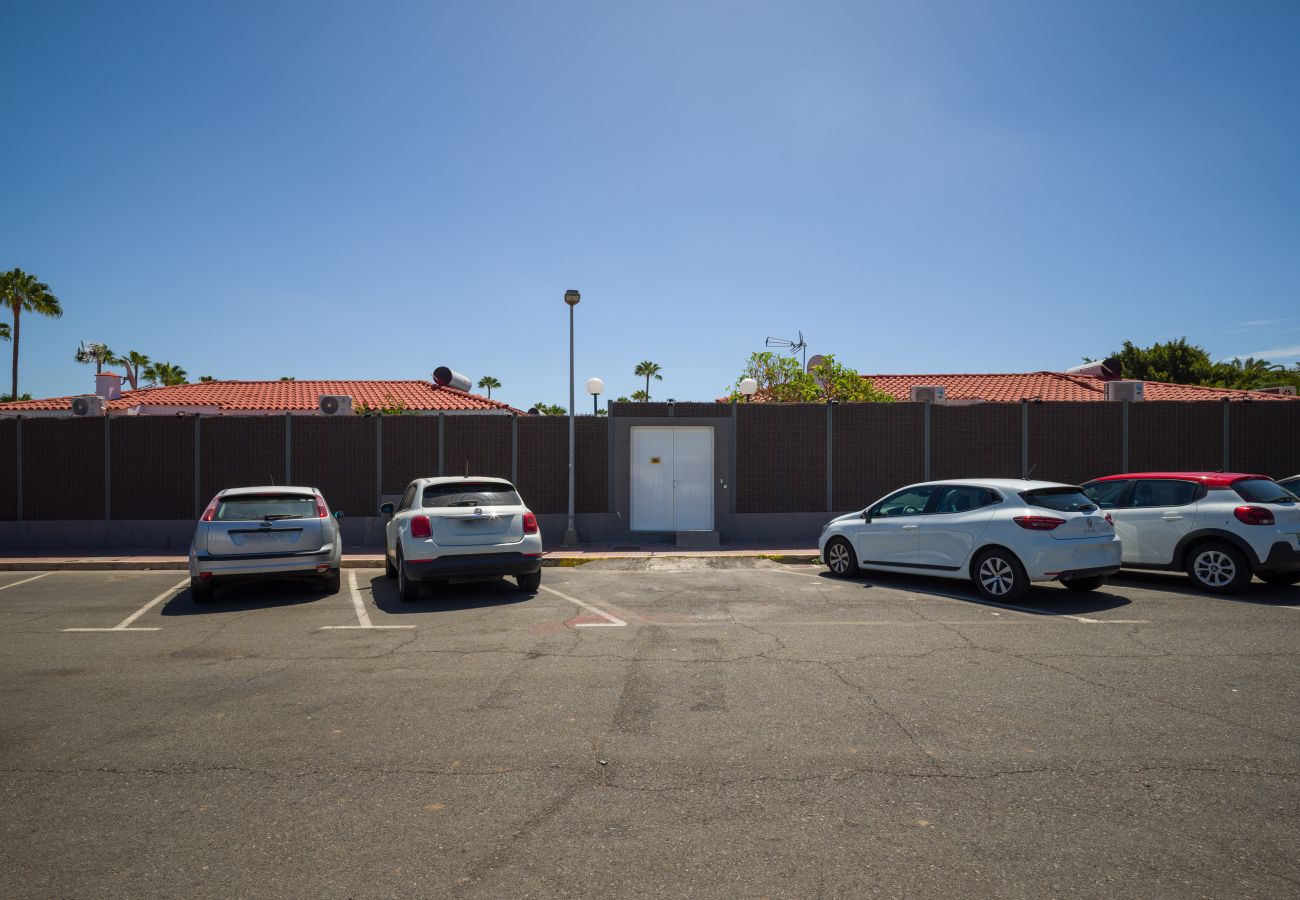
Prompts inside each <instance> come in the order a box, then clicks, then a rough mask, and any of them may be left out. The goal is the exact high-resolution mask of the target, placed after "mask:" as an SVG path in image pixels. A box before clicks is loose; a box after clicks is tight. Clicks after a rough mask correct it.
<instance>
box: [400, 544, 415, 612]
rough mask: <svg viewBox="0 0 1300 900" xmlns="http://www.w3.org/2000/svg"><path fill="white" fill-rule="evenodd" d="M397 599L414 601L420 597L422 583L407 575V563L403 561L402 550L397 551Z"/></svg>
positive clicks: (404, 601) (408, 601) (406, 601)
mask: <svg viewBox="0 0 1300 900" xmlns="http://www.w3.org/2000/svg"><path fill="white" fill-rule="evenodd" d="M397 599H399V600H401V601H402V602H403V603H414V602H415V601H416V600H419V599H420V585H419V584H418V583H417V582H414V581H412V580H411V579H410V578H408V577H407V575H406V563H405V562H403V561H402V551H400V550H399V551H397Z"/></svg>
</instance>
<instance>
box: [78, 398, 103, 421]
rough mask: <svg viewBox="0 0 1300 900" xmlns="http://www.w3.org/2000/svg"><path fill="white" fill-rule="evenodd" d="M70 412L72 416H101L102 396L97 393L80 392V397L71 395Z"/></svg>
mask: <svg viewBox="0 0 1300 900" xmlns="http://www.w3.org/2000/svg"><path fill="white" fill-rule="evenodd" d="M72 414H73V415H74V416H102V415H103V414H104V398H103V397H101V396H99V395H98V394H82V395H81V396H80V397H73V398H72Z"/></svg>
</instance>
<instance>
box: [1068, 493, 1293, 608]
mask: <svg viewBox="0 0 1300 900" xmlns="http://www.w3.org/2000/svg"><path fill="white" fill-rule="evenodd" d="M1083 489H1084V493H1086V494H1087V495H1088V497H1089V498H1091V499H1092V500H1093V502H1095V503H1096V504H1097V505H1098V506H1100V507H1101V508H1102V509H1104V510H1107V511H1108V512H1109V513H1110V514H1111V516H1112V517H1113V518H1114V519H1115V529H1116V530H1117V531H1118V532H1119V536H1120V540H1121V541H1122V542H1123V545H1124V565H1125V567H1127V568H1133V569H1171V570H1175V571H1177V570H1183V571H1186V572H1187V574H1188V575H1189V576H1190V577H1191V579H1192V581H1193V582H1195V584H1196V586H1197V587H1199V588H1201V589H1202V590H1206V591H1210V592H1212V593H1216V594H1228V593H1234V592H1236V591H1240V590H1241V589H1242V588H1244V587H1245V586H1246V585H1248V584H1249V583H1250V576H1251V573H1252V572H1253V573H1254V574H1256V575H1258V576H1259V577H1260V578H1261V579H1262V580H1263V581H1266V582H1267V583H1269V584H1277V585H1288V584H1295V583H1297V582H1300V501H1297V500H1296V497H1295V496H1294V495H1293V494H1291V493H1289V492H1288V491H1286V490H1285V489H1284V488H1282V487H1281V486H1279V485H1278V483H1277V482H1275V481H1273V480H1272V479H1270V478H1267V477H1266V476H1264V475H1246V474H1241V473H1232V472H1139V473H1134V474H1129V475H1108V476H1106V477H1105V478H1098V479H1097V480H1096V481H1090V482H1088V483H1087V484H1086V485H1084V488H1083Z"/></svg>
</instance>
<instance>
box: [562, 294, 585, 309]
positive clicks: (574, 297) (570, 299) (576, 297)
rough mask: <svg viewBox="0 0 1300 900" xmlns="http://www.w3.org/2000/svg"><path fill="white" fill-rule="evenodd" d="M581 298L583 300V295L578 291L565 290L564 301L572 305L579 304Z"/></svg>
mask: <svg viewBox="0 0 1300 900" xmlns="http://www.w3.org/2000/svg"><path fill="white" fill-rule="evenodd" d="M580 300H582V295H581V294H579V293H578V292H577V291H565V292H564V302H565V303H567V304H569V305H570V306H577V305H578V302H579V301H580Z"/></svg>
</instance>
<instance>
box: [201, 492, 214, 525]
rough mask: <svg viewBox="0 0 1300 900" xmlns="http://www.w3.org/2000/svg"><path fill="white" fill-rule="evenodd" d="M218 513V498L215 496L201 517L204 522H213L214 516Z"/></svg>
mask: <svg viewBox="0 0 1300 900" xmlns="http://www.w3.org/2000/svg"><path fill="white" fill-rule="evenodd" d="M216 514H217V498H216V497H213V498H212V502H211V503H209V504H208V508H207V509H205V510H203V515H202V516H201V519H202V520H203V521H204V522H211V521H212V517H213V516H215V515H216Z"/></svg>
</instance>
